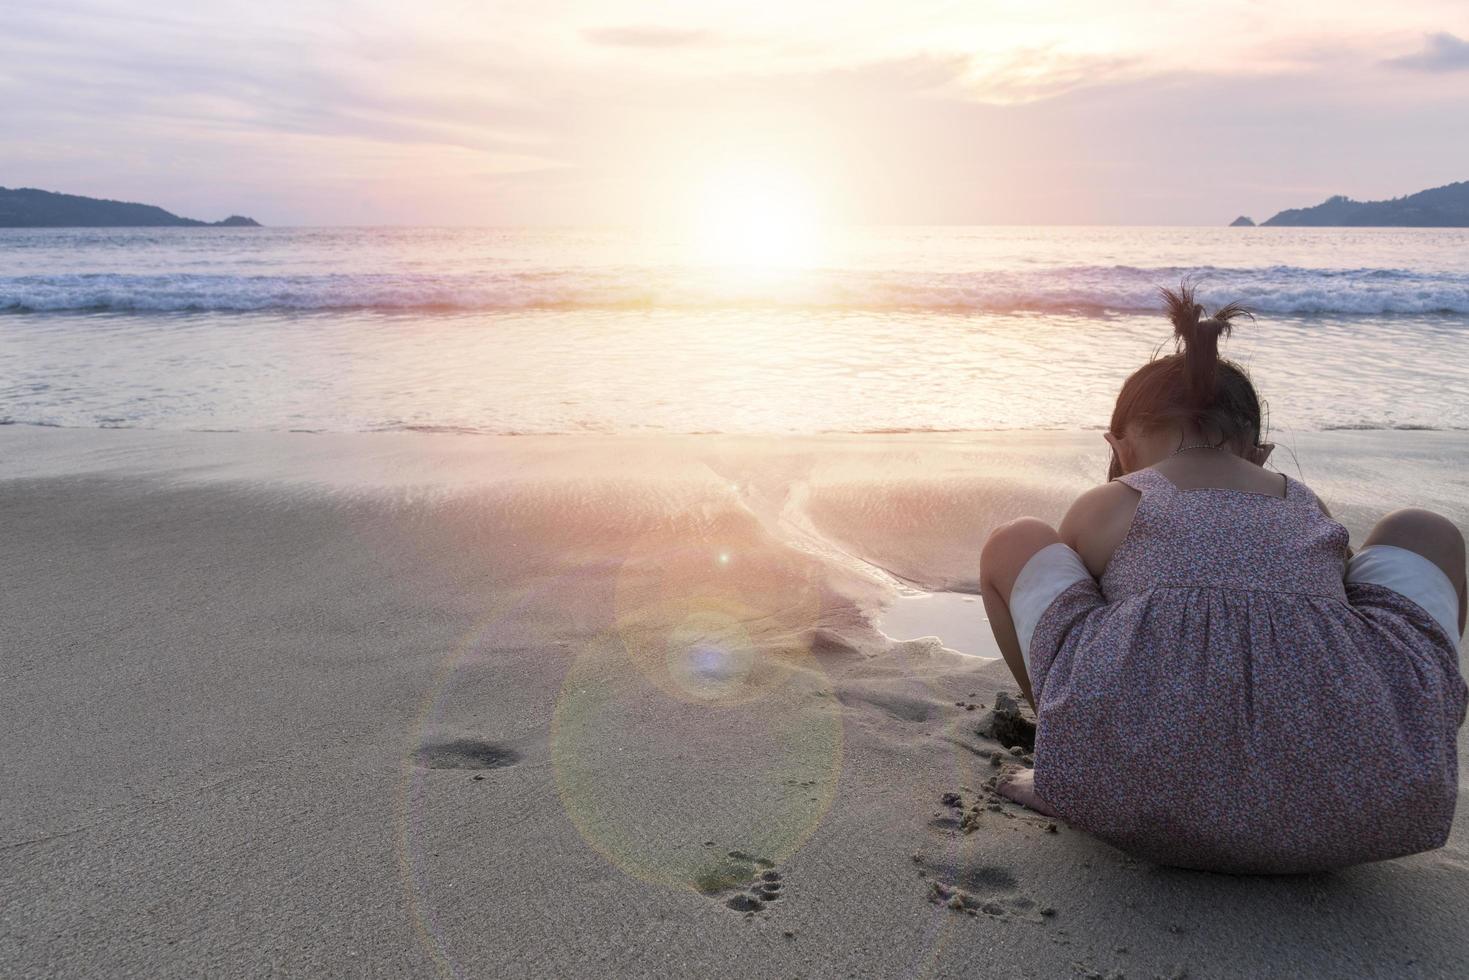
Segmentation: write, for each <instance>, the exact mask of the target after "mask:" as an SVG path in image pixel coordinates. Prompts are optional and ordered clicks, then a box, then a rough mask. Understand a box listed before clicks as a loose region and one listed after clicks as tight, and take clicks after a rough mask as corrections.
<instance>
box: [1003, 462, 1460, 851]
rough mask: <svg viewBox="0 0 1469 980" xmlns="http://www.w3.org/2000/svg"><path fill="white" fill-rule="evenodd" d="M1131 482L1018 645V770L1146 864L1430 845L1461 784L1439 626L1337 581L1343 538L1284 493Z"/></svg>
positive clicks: (1067, 813)
mask: <svg viewBox="0 0 1469 980" xmlns="http://www.w3.org/2000/svg"><path fill="white" fill-rule="evenodd" d="M1121 479H1122V481H1123V482H1124V483H1126V484H1127V485H1128V486H1130V487H1132V488H1134V489H1135V490H1138V491H1139V492H1140V493H1141V494H1142V500H1141V502H1140V503H1139V504H1138V509H1137V515H1136V517H1134V518H1133V522H1132V528H1131V530H1129V531H1128V533H1127V536H1126V538H1124V539H1123V541H1122V544H1121V545H1120V546H1119V547H1118V548H1117V551H1116V553H1115V554H1114V555H1113V557H1112V561H1111V564H1110V565H1108V567H1107V570H1106V571H1105V572H1104V573H1103V575H1102V579H1101V583H1100V587H1099V586H1098V583H1097V582H1095V581H1091V580H1087V581H1083V582H1078V583H1077V584H1075V585H1073V586H1071V587H1070V588H1068V589H1066V591H1064V592H1062V593H1061V594H1060V595H1059V596H1058V597H1057V598H1056V599H1055V601H1054V602H1052V603H1051V605H1050V606H1049V607H1047V608H1046V610H1045V612H1044V613H1043V614H1042V615H1041V618H1040V621H1039V623H1038V624H1037V626H1036V629H1035V632H1034V634H1033V636H1032V639H1031V644H1030V662H1031V680H1032V684H1033V686H1034V690H1035V694H1036V703H1037V705H1038V707H1039V727H1038V730H1037V735H1036V747H1035V782H1036V789H1037V791H1038V792H1039V793H1040V795H1041V797H1042V798H1043V799H1045V800H1046V802H1048V803H1050V804H1051V805H1052V806H1053V807H1054V808H1055V809H1056V810H1057V811H1059V812H1060V813H1061V814H1062V815H1063V816H1064V817H1065V818H1066V819H1067V820H1068V821H1070V822H1071V823H1072V824H1074V825H1075V826H1077V827H1078V828H1081V829H1083V830H1086V831H1089V832H1091V833H1093V834H1095V835H1096V836H1098V837H1100V838H1102V839H1104V840H1107V841H1109V842H1111V843H1112V844H1115V845H1116V846H1118V847H1120V848H1122V849H1123V850H1126V851H1129V852H1131V853H1133V854H1136V855H1138V856H1140V857H1144V858H1147V859H1149V860H1152V861H1156V862H1158V863H1161V864H1170V865H1178V866H1182V867H1191V868H1206V869H1210V870H1216V871H1231V872H1240V873H1268V872H1302V871H1317V870H1324V869H1328V868H1337V867H1342V866H1345V865H1350V864H1356V863H1359V862H1362V861H1376V860H1381V859H1383V858H1391V857H1398V856H1401V855H1404V854H1412V853H1415V852H1418V851H1424V850H1429V849H1431V848H1435V847H1440V846H1442V845H1443V843H1444V840H1445V839H1446V837H1447V836H1448V832H1449V825H1450V824H1451V823H1452V821H1453V816H1454V804H1455V800H1456V797H1457V793H1458V761H1457V755H1456V746H1455V742H1456V738H1457V731H1458V728H1459V726H1460V724H1462V722H1463V720H1464V709H1465V686H1464V681H1463V678H1462V677H1461V676H1460V674H1459V666H1458V652H1457V649H1456V640H1455V639H1454V638H1450V637H1449V636H1448V635H1446V634H1445V633H1444V629H1443V627H1442V626H1441V625H1440V624H1439V623H1438V622H1437V621H1435V620H1434V619H1433V618H1432V617H1431V616H1430V615H1429V614H1428V613H1427V612H1425V611H1424V610H1423V609H1422V608H1420V607H1419V606H1418V605H1417V604H1416V603H1414V602H1412V601H1411V600H1409V599H1407V598H1405V597H1404V596H1401V595H1399V594H1398V593H1396V592H1393V591H1391V590H1389V589H1386V588H1382V587H1380V586H1375V585H1360V584H1350V585H1344V584H1343V567H1344V562H1345V558H1346V547H1347V530H1346V528H1344V527H1343V526H1342V525H1341V524H1339V523H1337V522H1336V521H1334V520H1332V519H1331V518H1329V517H1327V516H1326V515H1325V514H1323V513H1322V512H1321V510H1320V509H1319V507H1318V505H1317V502H1316V498H1315V495H1314V494H1312V492H1311V491H1310V490H1309V489H1308V488H1307V487H1305V486H1304V485H1302V484H1300V483H1298V482H1296V481H1295V480H1292V479H1290V478H1289V477H1287V478H1286V487H1287V492H1286V496H1285V498H1284V499H1282V498H1279V497H1272V496H1268V495H1265V494H1258V493H1251V492H1247V491H1241V490H1222V489H1190V490H1182V489H1179V488H1178V487H1176V486H1174V485H1173V484H1172V483H1171V482H1169V481H1168V480H1167V479H1166V478H1165V477H1163V476H1162V475H1161V474H1159V473H1157V472H1155V471H1153V470H1139V471H1137V472H1135V473H1131V474H1129V475H1127V476H1124V477H1122V478H1121Z"/></svg>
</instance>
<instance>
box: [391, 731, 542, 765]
mask: <svg viewBox="0 0 1469 980" xmlns="http://www.w3.org/2000/svg"><path fill="white" fill-rule="evenodd" d="M414 761H415V762H416V763H417V764H418V765H419V766H420V767H422V768H424V769H503V768H505V767H506V766H513V765H515V764H516V763H517V762H519V761H520V753H519V752H516V751H515V750H514V749H511V748H508V747H506V746H504V745H498V744H496V743H494V742H485V741H481V740H479V739H473V738H456V739H452V740H450V741H447V742H425V743H424V744H423V745H420V746H419V747H418V751H417V752H416V753H415V754H414Z"/></svg>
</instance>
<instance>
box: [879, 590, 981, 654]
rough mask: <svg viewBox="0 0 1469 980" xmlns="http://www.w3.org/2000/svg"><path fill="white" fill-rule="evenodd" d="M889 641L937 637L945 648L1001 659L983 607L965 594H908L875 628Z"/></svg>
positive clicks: (888, 609) (895, 604)
mask: <svg viewBox="0 0 1469 980" xmlns="http://www.w3.org/2000/svg"><path fill="white" fill-rule="evenodd" d="M874 625H876V626H877V628H878V629H879V630H881V631H882V632H883V634H884V635H886V636H887V637H888V638H889V639H893V640H916V639H919V638H921V637H925V636H936V637H938V638H939V640H940V641H941V642H942V643H943V645H944V646H945V647H947V648H948V649H950V650H953V651H955V652H957V653H963V654H967V655H969V656H972V657H999V656H1000V648H999V646H998V645H996V643H995V637H994V634H993V633H992V632H991V631H990V621H989V618H988V617H987V616H986V615H985V613H984V603H983V601H982V600H981V599H980V597H979V596H977V595H967V594H965V593H962V592H905V593H903V594H902V595H899V596H898V597H897V598H896V599H894V600H893V601H892V603H891V604H890V605H889V606H887V608H885V609H884V610H883V611H882V613H881V614H880V615H879V616H878V617H877V622H876V623H875V624H874Z"/></svg>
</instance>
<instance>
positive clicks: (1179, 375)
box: [1107, 281, 1270, 479]
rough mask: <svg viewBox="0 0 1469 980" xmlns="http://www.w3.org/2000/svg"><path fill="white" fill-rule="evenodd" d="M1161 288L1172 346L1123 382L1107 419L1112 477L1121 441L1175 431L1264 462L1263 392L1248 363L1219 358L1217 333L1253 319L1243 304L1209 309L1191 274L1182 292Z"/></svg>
mask: <svg viewBox="0 0 1469 980" xmlns="http://www.w3.org/2000/svg"><path fill="white" fill-rule="evenodd" d="M1160 292H1161V293H1162V294H1163V300H1164V302H1165V303H1166V304H1167V309H1168V318H1169V319H1170V320H1172V321H1173V335H1174V340H1175V352H1174V353H1173V354H1170V355H1168V356H1167V357H1160V358H1157V359H1155V360H1153V361H1150V362H1148V363H1147V364H1144V365H1143V366H1142V367H1140V368H1138V369H1137V370H1136V371H1134V372H1133V373H1132V376H1131V377H1129V378H1128V379H1127V380H1126V381H1125V382H1123V384H1122V391H1121V392H1120V393H1119V394H1118V395H1117V405H1116V407H1115V408H1113V409H1112V422H1111V425H1109V426H1108V430H1109V431H1108V439H1107V441H1108V442H1109V443H1111V444H1112V465H1111V469H1110V471H1109V473H1108V479H1116V478H1117V477H1119V476H1121V475H1122V474H1123V473H1124V472H1126V470H1125V469H1124V468H1123V464H1122V460H1121V458H1120V457H1119V454H1118V451H1117V450H1118V446H1119V444H1120V443H1121V442H1122V441H1123V440H1125V439H1128V438H1130V437H1137V436H1144V437H1146V436H1153V435H1156V434H1159V433H1164V432H1172V431H1177V432H1178V433H1180V438H1188V439H1189V441H1190V442H1195V441H1203V442H1207V443H1208V444H1209V445H1212V446H1218V447H1220V448H1227V449H1229V450H1230V451H1231V452H1233V453H1235V454H1236V455H1238V456H1243V457H1245V458H1246V459H1250V460H1253V461H1255V462H1257V463H1263V462H1264V461H1265V457H1266V456H1268V455H1269V451H1270V449H1269V447H1268V446H1265V445H1263V444H1262V442H1261V437H1262V435H1263V423H1264V420H1263V415H1262V411H1261V403H1260V397H1259V396H1258V395H1257V394H1255V386H1254V385H1252V384H1251V383H1250V379H1249V376H1248V375H1246V374H1245V371H1244V369H1243V368H1241V367H1240V366H1239V365H1238V364H1235V363H1234V362H1233V361H1226V360H1222V359H1221V358H1220V357H1219V338H1220V336H1221V335H1228V334H1229V331H1230V321H1231V320H1233V319H1234V318H1235V317H1238V316H1250V318H1251V319H1254V318H1253V317H1252V316H1251V315H1250V313H1249V311H1248V310H1246V309H1245V308H1244V307H1242V306H1240V305H1239V304H1238V303H1230V304H1229V305H1228V306H1224V307H1221V308H1220V309H1218V310H1215V311H1214V315H1213V316H1205V315H1204V308H1203V307H1202V306H1200V305H1199V304H1198V303H1197V302H1195V301H1194V289H1193V286H1192V285H1191V284H1189V283H1188V282H1187V281H1184V282H1183V283H1181V284H1180V285H1179V287H1178V291H1177V292H1174V291H1173V290H1171V289H1163V290H1160Z"/></svg>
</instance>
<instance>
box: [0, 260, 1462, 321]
mask: <svg viewBox="0 0 1469 980" xmlns="http://www.w3.org/2000/svg"><path fill="white" fill-rule="evenodd" d="M1185 274H1192V275H1202V277H1203V288H1204V292H1205V293H1206V294H1207V295H1208V296H1209V297H1211V298H1215V299H1218V300H1219V301H1221V302H1223V301H1238V302H1241V303H1243V304H1245V305H1246V306H1247V307H1249V308H1251V309H1252V310H1254V311H1255V312H1257V313H1267V314H1285V315H1302V316H1306V315H1330V314H1335V315H1344V316H1359V315H1379V316H1380V315H1424V314H1465V313H1469V276H1463V275H1453V274H1433V273H1419V272H1411V271H1406V270H1399V269H1305V268H1298V267H1293V266H1274V267H1268V268H1257V269H1208V268H1206V269H1197V268H1183V267H1157V268H1135V267H1130V266H1076V267H1070V268H1060V269H1047V270H1036V271H1023V272H1017V271H1001V272H982V273H980V272H976V273H923V274H918V273H907V272H901V273H900V272H872V271H868V270H815V271H806V272H801V273H799V274H783V275H780V276H773V277H751V278H746V279H740V278H735V277H728V276H722V275H721V274H719V273H718V272H717V271H715V272H711V271H710V270H700V269H677V270H666V269H665V270H657V269H653V270H649V269H634V268H626V269H616V270H613V269H601V270H595V271H588V270H551V271H535V272H521V273H505V272H496V273H487V274H483V275H465V274H460V275H430V274H393V273H362V274H350V275H349V274H329V275H291V276H283V275H274V276H272V275H258V276H231V275H194V274H175V275H130V274H87V275H55V276H17V277H0V310H3V311H6V312H13V313H25V312H62V311H77V312H82V311H96V312H103V311H115V312H132V311H139V312H216V311H217V312H269V311H280V312H290V311H334V310H360V311H367V310H379V311H385V312H394V311H397V312H409V311H423V312H434V311H439V312H454V311H461V312H509V311H517V310H537V309H545V310H580V309H591V310H595V309H607V310H617V309H720V308H755V309H789V310H838V311H872V312H935V313H952V314H966V313H1072V314H1078V315H1084V316H1102V315H1107V314H1113V313H1117V314H1126V313H1145V312H1146V313H1151V312H1155V311H1157V310H1158V309H1159V301H1158V297H1157V287H1158V286H1159V285H1162V284H1170V283H1174V282H1177V281H1178V279H1179V278H1181V277H1182V276H1183V275H1185Z"/></svg>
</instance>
